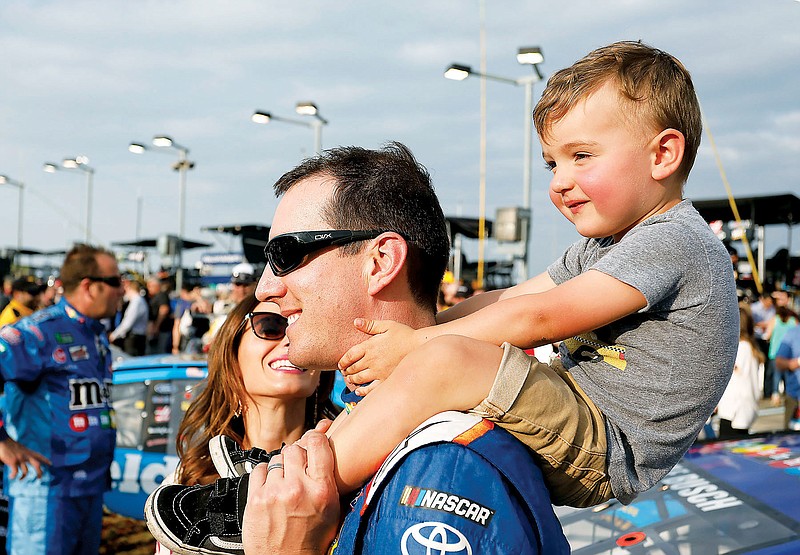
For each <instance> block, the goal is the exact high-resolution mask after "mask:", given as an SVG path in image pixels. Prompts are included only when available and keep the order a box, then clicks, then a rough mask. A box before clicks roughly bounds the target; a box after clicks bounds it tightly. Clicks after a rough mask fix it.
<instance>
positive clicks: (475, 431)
mask: <svg viewBox="0 0 800 555" xmlns="http://www.w3.org/2000/svg"><path fill="white" fill-rule="evenodd" d="M569 549H570V548H569V544H568V543H567V540H566V538H565V537H564V533H563V531H562V530H561V525H560V524H559V522H558V520H557V519H556V516H555V513H554V512H553V507H552V505H551V504H550V494H549V493H548V491H547V488H546V487H545V485H544V482H543V480H542V475H541V471H540V470H539V467H538V466H537V465H536V462H535V461H534V459H533V457H532V456H531V453H530V451H529V450H528V448H527V447H525V446H524V445H523V444H521V443H520V442H519V441H517V440H516V439H514V438H513V437H512V436H511V435H510V434H508V433H507V432H505V431H504V430H502V429H500V428H495V427H494V425H493V424H492V423H491V422H489V421H487V420H482V419H481V418H479V417H477V416H474V415H468V414H464V413H457V412H445V413H441V414H438V415H436V416H434V417H433V418H430V419H429V420H427V421H426V422H425V423H423V424H422V425H421V426H419V427H418V428H417V429H416V430H415V431H414V432H412V434H411V435H409V436H408V438H406V440H404V442H403V443H402V444H400V445H399V446H398V447H397V448H395V450H394V451H393V452H392V453H391V454H390V455H389V456H388V457H387V458H386V461H385V462H384V463H383V465H382V466H381V468H380V470H378V473H377V474H376V475H375V477H374V478H373V479H372V480H371V481H370V482H369V483H368V484H367V485H366V486H365V487H364V488H363V489H362V490H361V491H360V492H359V494H358V496H357V497H356V498H355V500H354V501H353V503H352V504H351V511H350V513H349V514H348V515H347V516H346V517H345V520H344V524H343V525H342V528H341V530H340V531H339V536H338V537H337V539H336V541H335V542H334V543H333V545H332V546H331V549H330V554H331V555H349V554H356V553H358V554H361V553H364V554H366V553H369V554H390V553H391V554H396V553H403V554H405V555H417V554H431V553H436V554H441V553H447V554H448V555H471V554H479V553H481V554H482V553H494V554H503V555H509V554H525V555H534V554H542V555H558V554H561V553H564V554H566V553H569Z"/></svg>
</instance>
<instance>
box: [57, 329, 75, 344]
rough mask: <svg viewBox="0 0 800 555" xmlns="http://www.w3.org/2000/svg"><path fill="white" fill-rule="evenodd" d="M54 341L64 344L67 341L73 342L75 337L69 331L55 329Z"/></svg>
mask: <svg viewBox="0 0 800 555" xmlns="http://www.w3.org/2000/svg"><path fill="white" fill-rule="evenodd" d="M55 338H56V343H58V344H59V345H66V344H67V343H74V342H75V339H74V338H73V337H72V334H71V333H67V332H65V331H57V332H56V333H55Z"/></svg>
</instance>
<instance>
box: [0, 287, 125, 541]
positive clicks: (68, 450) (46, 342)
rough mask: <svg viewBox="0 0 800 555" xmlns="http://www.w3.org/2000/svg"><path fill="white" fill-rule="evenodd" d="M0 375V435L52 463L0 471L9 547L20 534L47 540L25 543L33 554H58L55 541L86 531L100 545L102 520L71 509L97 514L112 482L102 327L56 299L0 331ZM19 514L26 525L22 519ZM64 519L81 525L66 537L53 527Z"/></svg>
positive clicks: (108, 373)
mask: <svg viewBox="0 0 800 555" xmlns="http://www.w3.org/2000/svg"><path fill="white" fill-rule="evenodd" d="M0 376H1V377H2V379H3V381H4V382H5V414H4V418H3V424H4V425H3V426H0V439H3V438H4V437H6V434H7V436H10V437H11V438H12V439H14V440H16V441H17V442H19V443H20V444H22V445H24V446H25V447H27V448H29V449H32V450H34V451H37V452H39V453H41V454H42V455H44V456H45V457H47V458H48V459H50V461H51V462H52V465H51V466H46V467H43V476H42V478H41V479H39V478H37V477H36V473H35V472H33V470H32V469H29V470H30V471H29V472H28V475H27V476H26V477H25V478H20V476H19V474H18V475H17V477H16V478H15V479H13V480H12V479H10V478H9V476H8V475H7V473H6V476H5V486H6V492H7V494H8V495H9V496H10V497H11V500H12V507H11V520H12V524H11V526H10V536H11V538H10V540H11V541H10V545H11V544H13V543H14V535H15V534H16V533H17V531H18V532H19V534H23V533H25V534H26V537H25V538H24V543H25V544H26V546H27V545H30V544H34V545H36V544H37V542H44V543H45V544H46V545H47V547H44V545H39V547H38V548H37V547H31V551H32V552H33V551H35V550H36V549H39V552H40V553H45V552H47V553H51V552H56V551H55V550H54V549H51V544H52V543H53V542H56V543H59V544H64V543H69V541H70V540H71V539H72V538H73V537H77V538H80V536H81V532H83V531H86V532H87V533H91V534H95V533H97V534H98V536H97V544H98V546H99V527H100V522H95V518H92V519H90V521H85V522H84V520H83V519H82V515H76V514H71V513H75V512H76V511H77V512H82V511H83V510H90V511H91V512H92V514H93V517H94V516H96V513H97V510H98V509H97V507H98V506H99V507H100V509H99V510H100V513H99V514H100V516H102V494H103V492H105V491H106V490H107V489H108V488H109V486H110V472H109V469H110V466H111V461H112V460H113V457H114V444H115V441H116V430H115V429H114V418H113V412H112V410H111V405H110V400H109V389H110V386H111V353H110V351H109V348H108V339H107V337H106V333H105V328H104V327H103V325H102V324H101V323H100V322H99V321H97V320H94V319H92V318H89V317H86V316H84V315H82V314H80V313H79V312H78V311H77V310H75V308H73V307H72V306H71V305H70V304H69V303H67V302H66V300H64V299H62V300H61V301H60V302H59V303H58V304H57V305H55V306H51V307H48V308H45V309H43V310H40V311H39V312H35V313H34V314H32V315H31V316H29V317H27V318H23V319H22V320H20V321H18V322H16V323H15V324H12V325H10V326H6V327H4V328H2V329H0ZM87 499H88V500H89V501H88V502H87V501H86V500H87ZM79 500H80V503H79V502H78V501H79ZM98 500H99V501H98ZM95 501H97V502H95ZM87 504H88V505H89V507H88V508H87ZM23 515H24V516H23ZM78 517H81V518H78ZM23 518H24V519H26V520H27V521H29V522H21V520H20V519H23ZM65 519H71V520H73V525H74V524H76V522H77V524H78V527H79V529H77V530H73V531H72V532H71V533H70V534H69V538H65V537H63V534H62V532H61V529H60V528H59V526H61V523H60V522H58V521H59V520H61V521H62V522H63V521H64V520H65ZM31 520H36V521H40V522H30V521H31ZM45 520H46V522H45ZM32 527H33V528H36V529H43V535H42V536H41V537H38V536H35V535H34V534H33V532H30V531H29V530H31V529H32ZM26 531H29V532H26ZM22 539H23V538H19V537H18V538H17V543H19V544H21V543H23V542H22V541H20V540H22ZM77 541H78V542H79V543H80V542H83V543H84V544H85V542H86V540H83V539H78V540H77ZM91 541H92V542H93V541H94V540H93V539H92V540H91ZM77 550H78V551H79V552H80V551H86V550H88V548H78V549H77ZM15 551H16V550H15ZM58 552H60V551H58ZM96 552H97V551H95V553H96Z"/></svg>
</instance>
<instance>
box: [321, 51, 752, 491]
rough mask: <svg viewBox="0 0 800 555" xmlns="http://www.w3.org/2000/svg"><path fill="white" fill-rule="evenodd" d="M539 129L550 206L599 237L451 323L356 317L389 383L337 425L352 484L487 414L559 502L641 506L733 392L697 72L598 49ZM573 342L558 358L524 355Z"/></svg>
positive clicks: (357, 356) (459, 310)
mask: <svg viewBox="0 0 800 555" xmlns="http://www.w3.org/2000/svg"><path fill="white" fill-rule="evenodd" d="M533 119H534V122H535V125H536V131H537V133H538V135H539V138H540V141H541V144H542V149H543V156H544V159H545V162H546V163H547V166H548V167H549V168H550V170H551V172H552V178H551V182H550V198H551V200H552V202H553V204H555V206H556V208H558V210H559V211H560V212H561V213H562V214H564V216H565V217H566V218H567V219H568V220H569V221H570V222H572V223H573V224H574V225H575V227H576V229H577V230H578V232H579V233H580V234H581V235H582V236H583V238H582V239H581V240H579V241H577V242H576V243H574V244H573V245H572V246H571V247H569V248H568V249H567V251H566V252H565V253H564V254H563V255H562V256H561V257H560V258H559V259H558V260H556V261H555V262H553V264H551V265H550V267H548V269H547V271H546V272H544V273H542V274H540V275H538V276H536V277H534V278H532V279H530V280H528V281H527V282H524V283H522V284H519V285H517V286H514V287H511V288H509V289H507V290H504V291H494V292H490V293H485V294H482V295H479V296H476V297H473V298H471V299H468V300H467V301H464V302H462V303H460V304H459V305H457V306H456V307H454V308H451V309H449V310H447V311H445V312H442V313H440V314H439V315H438V317H437V321H438V325H436V326H433V327H428V328H422V329H419V330H413V329H411V328H408V327H405V326H402V325H400V324H397V323H394V322H390V321H366V320H357V321H356V326H357V327H358V328H359V329H361V330H362V331H365V332H366V333H368V334H370V335H372V336H373V337H371V338H370V339H368V340H367V341H365V342H364V343H362V344H360V345H358V346H356V347H354V348H353V349H351V350H350V351H349V352H348V353H347V354H345V356H344V357H343V358H342V360H341V362H340V368H341V369H342V372H343V373H344V374H345V375H346V376H347V380H348V381H349V382H350V383H351V384H353V385H363V384H367V383H368V382H373V384H372V385H369V386H366V387H362V388H361V392H364V393H369V395H367V396H366V397H365V398H364V399H363V400H362V401H361V402H360V403H359V404H358V408H357V409H356V410H354V411H353V412H352V413H351V414H350V415H348V417H347V418H344V419H338V420H337V422H336V423H335V424H334V426H333V428H332V429H331V432H329V435H330V436H331V442H332V444H333V446H334V450H335V451H336V452H337V472H338V476H337V479H338V481H339V484H340V486H342V485H344V486H347V485H350V486H351V489H352V488H353V487H355V486H356V485H357V483H360V482H359V480H363V479H364V476H369V475H370V473H371V472H372V471H374V468H375V465H376V464H377V463H379V462H380V460H382V458H383V457H384V456H385V455H386V453H388V452H389V451H390V450H391V449H392V447H394V446H395V445H396V444H397V442H398V441H399V440H400V439H401V438H403V437H405V435H406V434H407V433H409V432H410V431H411V430H412V429H413V428H414V427H415V426H416V425H418V424H419V423H420V422H422V421H423V420H424V419H426V418H427V417H429V416H431V415H433V414H435V413H437V412H440V411H443V410H474V411H475V412H476V413H477V414H479V415H481V416H484V417H486V418H488V419H489V420H492V421H494V422H496V423H497V424H498V425H500V426H501V427H503V428H505V429H506V430H508V431H510V432H511V433H512V434H514V435H515V436H516V437H517V438H518V439H520V440H521V441H522V442H524V443H525V444H526V445H527V446H528V447H530V448H531V449H532V450H533V451H534V452H535V453H536V454H537V459H538V460H539V462H540V464H541V467H542V470H543V474H544V476H545V480H546V481H547V483H548V487H549V489H550V492H551V496H552V501H553V503H555V504H563V505H572V506H590V505H594V504H597V503H600V502H603V501H605V500H608V499H610V498H612V497H615V498H617V499H619V500H620V501H622V502H623V503H629V502H630V501H631V500H633V499H634V498H635V497H636V495H637V494H638V493H640V492H642V491H645V490H647V489H648V488H650V487H652V486H653V485H654V484H656V483H657V482H658V481H659V480H660V479H661V478H662V477H663V476H664V475H665V474H667V472H669V470H670V469H671V468H672V467H673V466H674V465H675V464H676V463H677V462H678V460H679V459H680V458H681V457H682V456H683V454H684V453H685V452H686V450H687V449H688V448H689V446H690V445H691V443H692V442H693V440H694V439H695V437H696V435H697V433H698V432H699V430H700V429H701V428H702V426H703V423H704V422H705V421H706V419H707V418H708V416H709V415H710V414H711V413H712V411H713V410H714V407H715V406H716V404H717V401H718V400H719V398H720V396H721V395H722V393H723V391H724V389H725V386H726V384H727V382H728V379H729V377H730V374H731V369H732V368H733V362H734V357H735V355H736V346H737V342H738V308H737V302H736V290H735V284H734V279H733V274H732V269H731V265H730V259H729V257H728V253H727V252H726V250H725V248H724V246H723V245H722V243H721V242H720V241H719V240H718V239H717V237H715V235H714V234H713V232H712V231H711V230H710V228H709V226H708V225H707V224H706V222H705V221H704V220H703V218H702V217H701V216H700V215H699V214H698V212H697V211H696V210H695V209H694V208H693V207H692V204H691V202H690V201H688V200H685V199H684V198H683V186H684V183H685V182H686V179H687V177H688V175H689V171H690V170H691V168H692V165H693V163H694V160H695V155H696V153H697V149H698V146H699V144H700V135H701V117H700V109H699V105H698V102H697V98H696V96H695V91H694V87H693V85H692V81H691V78H690V76H689V73H688V72H687V70H686V69H685V68H684V67H683V65H682V64H681V63H680V62H679V61H678V60H677V59H675V58H674V57H673V56H671V55H669V54H667V53H666V52H663V51H661V50H658V49H655V48H652V47H650V46H647V45H645V44H642V43H640V42H619V43H615V44H612V45H609V46H606V47H603V48H599V49H597V50H595V51H593V52H591V53H590V54H588V55H587V56H586V57H584V58H583V59H581V60H579V61H578V62H576V63H575V64H573V65H572V66H571V67H569V68H566V69H564V70H561V71H559V72H557V73H556V74H554V75H553V76H552V77H551V78H550V80H549V81H548V84H547V87H546V89H545V90H544V92H543V94H542V98H541V100H540V101H539V103H538V104H537V106H536V109H535V110H534V113H533ZM557 341H561V347H560V357H559V358H558V359H556V360H555V361H554V362H553V363H552V364H550V365H547V364H543V363H539V362H538V361H536V359H534V358H533V357H530V356H528V355H527V354H525V352H524V351H523V349H530V348H533V347H536V346H539V345H543V344H547V343H552V342H557ZM378 383H380V386H378V387H375V386H376V385H377V384H378ZM487 393H488V395H487ZM365 437H369V438H370V441H369V442H368V443H367V442H364V441H363V438H365ZM355 450H357V452H358V454H359V457H358V459H357V460H354V458H353V457H351V456H344V457H343V458H342V457H341V454H342V453H350V452H354V451H355ZM345 461H346V462H345Z"/></svg>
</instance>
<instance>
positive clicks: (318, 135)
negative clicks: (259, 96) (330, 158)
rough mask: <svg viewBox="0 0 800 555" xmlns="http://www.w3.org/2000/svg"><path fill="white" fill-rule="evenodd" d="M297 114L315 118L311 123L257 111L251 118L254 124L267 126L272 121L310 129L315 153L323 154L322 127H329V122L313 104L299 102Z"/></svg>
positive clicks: (296, 107) (296, 108)
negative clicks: (312, 134)
mask: <svg viewBox="0 0 800 555" xmlns="http://www.w3.org/2000/svg"><path fill="white" fill-rule="evenodd" d="M295 112H297V113H298V114H300V115H301V116H313V117H314V119H313V120H311V121H303V120H299V119H294V118H284V117H280V116H273V115H272V114H271V113H270V112H262V111H256V112H253V115H252V116H250V119H251V120H252V121H253V122H254V123H261V124H266V123H269V122H270V121H272V120H275V121H282V122H285V123H291V124H293V125H302V126H303V127H309V128H311V130H312V131H313V132H314V152H316V153H317V154H319V153H320V152H322V126H323V125H328V120H326V119H325V118H323V117H322V116H320V115H319V110H318V109H317V106H316V104H314V103H313V102H298V103H297V105H296V106H295Z"/></svg>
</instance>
